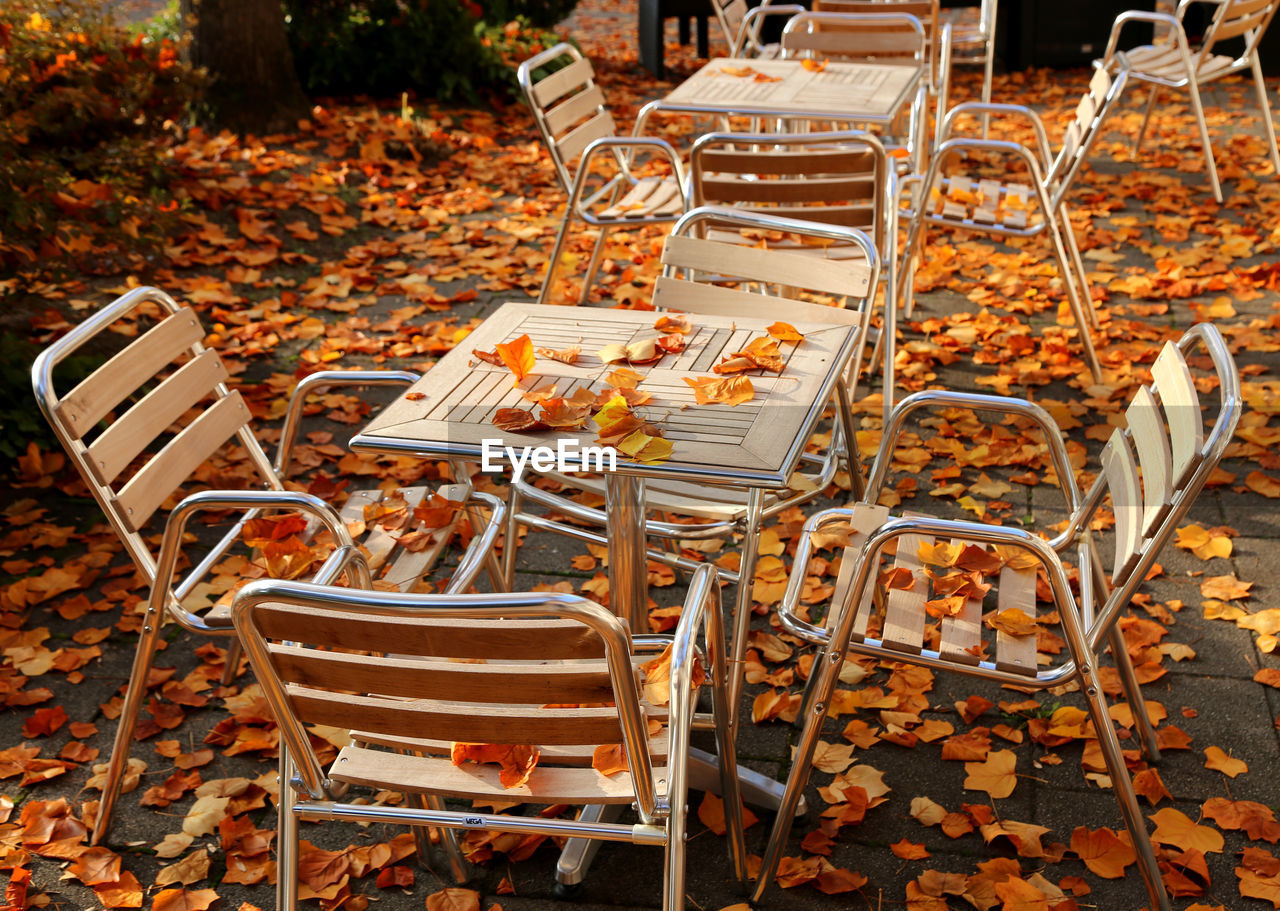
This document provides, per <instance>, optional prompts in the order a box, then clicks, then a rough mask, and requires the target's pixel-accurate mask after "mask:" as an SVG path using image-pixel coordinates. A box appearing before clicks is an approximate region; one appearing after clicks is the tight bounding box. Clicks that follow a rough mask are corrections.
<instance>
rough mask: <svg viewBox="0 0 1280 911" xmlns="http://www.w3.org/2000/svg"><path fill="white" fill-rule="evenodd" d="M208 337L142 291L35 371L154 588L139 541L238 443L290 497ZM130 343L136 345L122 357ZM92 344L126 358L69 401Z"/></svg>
mask: <svg viewBox="0 0 1280 911" xmlns="http://www.w3.org/2000/svg"><path fill="white" fill-rule="evenodd" d="M157 320H158V322H157ZM148 323H153V324H154V325H152V326H150V327H149V328H148V327H147V324H148ZM135 336H136V337H135ZM204 336H205V333H204V329H203V328H201V326H200V321H199V319H198V318H197V317H196V314H195V312H194V311H192V310H191V309H190V308H188V307H182V306H180V305H178V304H177V303H176V302H175V301H174V300H173V298H171V297H169V295H167V294H165V293H164V292H163V291H159V290H157V289H155V288H137V289H135V290H133V291H130V292H129V293H127V294H125V295H123V296H122V297H120V298H117V299H116V300H115V301H114V302H112V303H111V304H109V305H107V306H106V307H104V308H102V309H101V310H99V311H98V312H97V313H95V314H94V315H93V316H91V317H89V318H88V319H87V320H85V321H84V322H82V323H80V324H79V325H78V326H76V327H75V328H74V329H72V330H71V331H70V332H68V333H67V334H66V335H65V336H63V337H62V338H61V339H59V340H58V341H56V342H54V343H53V344H52V345H50V346H49V347H48V348H47V349H45V350H44V351H43V352H41V354H40V356H39V357H37V358H36V361H35V363H34V365H33V366H32V368H31V377H32V384H33V386H34V388H35V395H36V401H37V402H39V405H40V409H41V411H43V412H44V415H45V417H46V418H47V419H48V421H49V424H50V425H51V426H52V427H53V431H54V433H55V435H56V436H57V437H58V439H59V441H60V442H61V443H62V446H63V448H64V449H65V450H66V452H67V455H68V456H69V457H70V459H71V462H72V463H73V464H74V465H75V466H76V469H77V470H78V471H79V472H80V474H81V476H82V477H83V478H84V481H85V484H86V485H87V486H88V488H89V490H90V492H91V493H92V494H93V496H94V499H96V500H97V501H98V505H99V506H101V507H102V511H103V512H104V513H105V514H106V516H107V519H108V520H109V521H110V523H111V526H112V528H114V529H115V531H116V533H117V534H118V535H119V536H120V539H121V541H122V542H123V543H124V546H125V548H126V550H128V552H129V554H130V556H132V557H133V559H134V562H135V563H136V564H137V566H138V568H139V569H140V570H141V571H142V572H143V573H145V574H146V575H147V576H148V577H149V578H150V577H151V576H152V575H153V573H154V568H155V561H154V556H153V553H152V551H151V549H150V548H149V547H148V546H147V544H146V543H145V542H144V541H143V539H142V536H141V535H140V534H139V531H140V530H141V529H142V528H143V527H144V526H145V525H146V524H147V520H148V519H150V518H151V516H152V515H153V514H154V513H155V511H156V510H157V509H158V508H159V507H160V505H161V504H162V503H163V502H164V501H165V499H167V498H168V497H169V496H170V495H171V494H173V493H174V492H175V491H176V490H178V489H179V488H180V487H182V486H183V485H184V484H186V483H187V482H188V481H190V480H193V479H198V472H199V470H200V468H201V466H202V465H204V464H205V463H207V462H208V461H209V459H210V457H212V456H213V455H214V454H215V453H217V452H218V450H220V449H221V448H222V447H223V445H224V444H225V443H227V442H228V441H229V440H231V439H232V438H233V437H234V438H236V440H237V441H238V442H239V444H240V445H241V446H242V447H243V448H244V449H245V450H246V451H247V453H248V456H249V462H250V464H251V465H252V467H253V469H254V471H255V472H256V473H257V475H258V478H259V479H260V480H261V482H262V483H263V484H265V485H266V486H268V487H270V488H272V489H275V490H279V489H281V484H280V481H279V479H278V478H277V476H276V474H275V472H274V471H273V470H272V468H271V462H270V460H269V459H268V458H267V455H266V453H265V452H263V450H262V446H261V445H260V444H259V443H258V441H257V440H256V439H255V438H254V436H253V433H252V431H251V430H250V427H249V421H250V413H249V408H248V406H247V405H246V404H245V401H244V399H243V398H242V397H241V396H240V393H239V392H235V391H232V390H230V389H228V388H227V385H226V380H227V370H226V367H225V366H224V365H223V363H222V361H221V359H220V358H219V357H218V355H217V353H216V352H214V351H212V350H209V349H206V348H205V347H204V345H203V344H202V340H203V339H204ZM122 339H131V341H129V342H128V343H127V344H125V345H123V347H121V346H120V341H121V340H122ZM90 342H92V343H93V345H94V347H104V346H106V345H110V346H112V347H113V348H119V349H120V350H118V351H116V352H115V353H114V354H113V355H112V356H111V358H110V359H109V360H108V361H107V362H106V363H105V364H103V365H102V366H101V367H99V368H98V369H97V370H95V371H94V372H93V373H92V374H91V375H90V376H89V377H88V378H87V379H85V380H83V381H81V382H80V383H78V384H77V385H76V386H75V387H74V388H73V389H71V390H69V391H66V392H62V391H60V390H59V389H58V388H57V385H56V382H55V372H56V369H57V366H58V364H59V363H61V362H62V361H63V360H65V359H66V358H67V357H69V356H70V355H72V354H73V353H75V352H76V351H77V350H80V349H81V348H83V347H85V346H86V345H88V344H89V343H90ZM112 415H114V419H113V420H111V423H110V425H109V426H106V427H103V426H102V422H103V420H104V419H106V418H108V417H110V416H112ZM246 486H247V485H246Z"/></svg>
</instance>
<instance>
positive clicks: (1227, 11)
mask: <svg viewBox="0 0 1280 911" xmlns="http://www.w3.org/2000/svg"><path fill="white" fill-rule="evenodd" d="M1277 9H1280V2H1277V0H1223V2H1222V3H1221V4H1220V5H1219V6H1218V11H1217V12H1216V13H1214V15H1213V20H1212V21H1211V22H1210V23H1209V27H1208V28H1207V29H1205V33H1204V38H1203V40H1202V41H1201V42H1200V50H1199V51H1198V53H1197V55H1196V65H1197V67H1198V66H1199V64H1200V63H1201V62H1202V61H1204V60H1207V59H1208V57H1209V55H1210V54H1211V53H1212V51H1213V47H1214V45H1216V44H1218V43H1219V42H1221V41H1229V40H1230V39H1232V38H1237V37H1241V36H1243V37H1244V53H1242V54H1240V56H1239V57H1238V58H1236V59H1238V60H1245V59H1248V58H1250V57H1252V56H1253V54H1254V52H1255V51H1256V50H1257V48H1258V42H1259V41H1261V40H1262V36H1263V35H1264V34H1265V33H1266V30H1267V27H1268V26H1269V25H1270V24H1271V20H1272V19H1273V18H1274V17H1275V14H1276V10H1277Z"/></svg>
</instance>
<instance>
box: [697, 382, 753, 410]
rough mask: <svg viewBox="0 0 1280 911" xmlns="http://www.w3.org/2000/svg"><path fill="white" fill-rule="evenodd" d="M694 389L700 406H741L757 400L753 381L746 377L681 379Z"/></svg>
mask: <svg viewBox="0 0 1280 911" xmlns="http://www.w3.org/2000/svg"><path fill="white" fill-rule="evenodd" d="M681 379H682V380H684V381H685V383H687V384H688V385H689V386H690V387H691V388H692V389H693V396H694V399H695V401H697V403H698V404H699V405H713V404H714V405H741V404H742V403H743V402H749V401H751V400H752V399H753V398H755V394H756V390H755V387H754V386H752V385H751V380H750V379H749V378H748V377H745V376H733V377H728V378H726V379H716V378H715V377H710V376H700V377H698V378H697V379H694V378H691V377H687V376H684V377H681Z"/></svg>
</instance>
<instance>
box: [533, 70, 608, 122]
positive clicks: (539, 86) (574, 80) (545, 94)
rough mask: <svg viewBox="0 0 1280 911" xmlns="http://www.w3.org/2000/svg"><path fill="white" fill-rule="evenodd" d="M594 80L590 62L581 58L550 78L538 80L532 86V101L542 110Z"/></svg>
mask: <svg viewBox="0 0 1280 911" xmlns="http://www.w3.org/2000/svg"><path fill="white" fill-rule="evenodd" d="M594 79H595V71H594V70H593V69H592V68H591V61H590V60H588V59H587V58H586V57H581V58H579V59H577V60H575V61H573V62H572V63H570V64H569V65H568V66H566V67H564V68H563V69H559V70H556V71H555V72H554V73H552V74H551V75H550V76H547V77H546V78H544V79H540V80H538V82H537V83H535V84H534V86H533V99H534V101H536V102H537V103H538V106H539V107H541V108H543V109H544V110H545V109H546V108H548V107H550V106H551V105H552V104H555V102H556V101H557V100H558V99H560V98H563V97H564V96H565V95H567V94H569V93H570V92H572V91H573V90H574V89H578V88H584V87H586V86H587V84H588V83H591V82H592V81H593V80H594Z"/></svg>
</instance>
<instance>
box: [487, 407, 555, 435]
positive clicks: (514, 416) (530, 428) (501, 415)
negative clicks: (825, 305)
mask: <svg viewBox="0 0 1280 911" xmlns="http://www.w3.org/2000/svg"><path fill="white" fill-rule="evenodd" d="M493 426H494V427H497V428H498V429H499V430H505V431H506V432H508V433H537V432H538V431H540V430H547V429H549V428H548V427H547V425H546V424H544V423H542V421H539V420H538V419H537V418H535V417H534V416H533V412H532V411H525V410H524V409H523V408H499V409H498V410H497V412H496V413H495V414H494V415H493Z"/></svg>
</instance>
